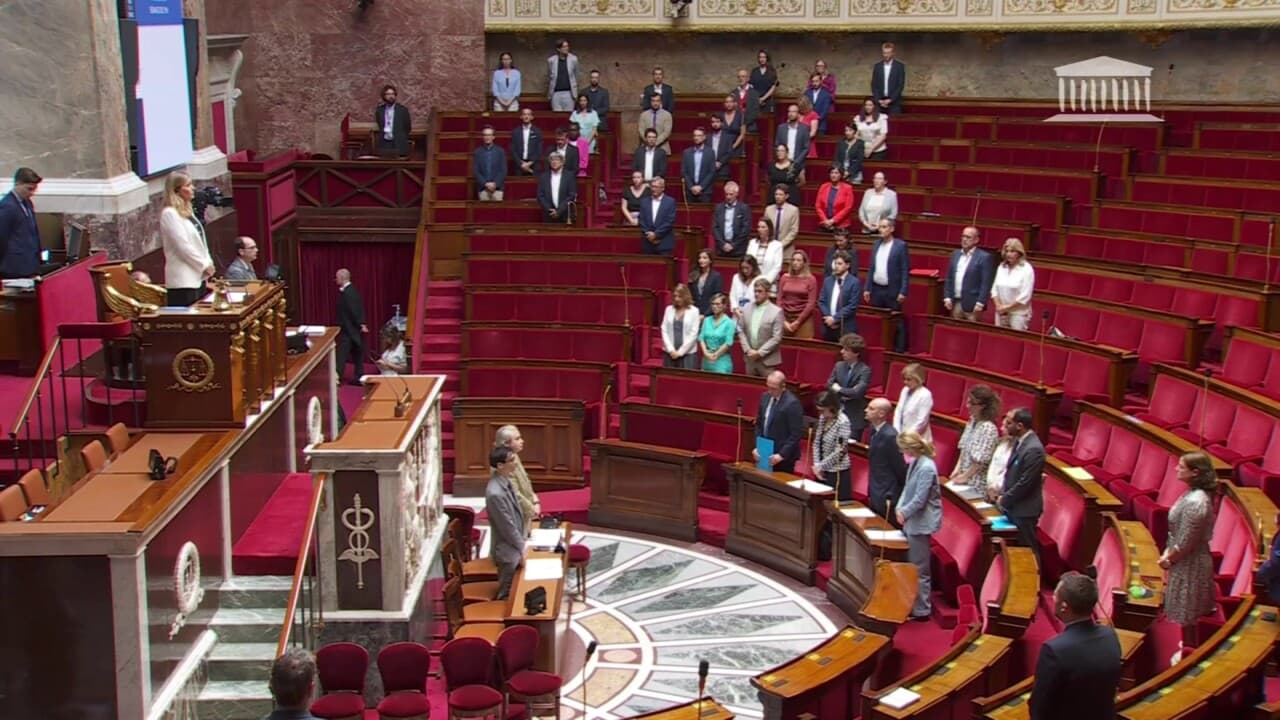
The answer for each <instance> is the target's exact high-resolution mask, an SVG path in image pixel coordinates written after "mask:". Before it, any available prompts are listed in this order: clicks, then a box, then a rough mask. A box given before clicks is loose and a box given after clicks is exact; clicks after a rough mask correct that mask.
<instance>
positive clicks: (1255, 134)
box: [1192, 121, 1280, 153]
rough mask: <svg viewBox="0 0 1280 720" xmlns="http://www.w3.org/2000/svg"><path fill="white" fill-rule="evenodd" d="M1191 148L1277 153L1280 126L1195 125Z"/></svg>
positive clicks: (1204, 123)
mask: <svg viewBox="0 0 1280 720" xmlns="http://www.w3.org/2000/svg"><path fill="white" fill-rule="evenodd" d="M1192 147H1194V148H1197V149H1199V150H1217V151H1222V150H1243V151H1246V152H1267V153H1278V152H1280V125H1278V124H1275V122H1274V121H1271V122H1268V123H1255V124H1240V123H1230V122H1201V123H1196V127H1195V138H1194V140H1193V144H1192Z"/></svg>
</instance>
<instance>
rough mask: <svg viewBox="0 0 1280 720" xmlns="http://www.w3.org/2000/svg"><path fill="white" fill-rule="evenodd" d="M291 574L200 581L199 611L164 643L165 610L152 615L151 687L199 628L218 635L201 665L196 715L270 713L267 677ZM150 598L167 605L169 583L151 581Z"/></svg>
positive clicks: (236, 718) (229, 718)
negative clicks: (174, 638)
mask: <svg viewBox="0 0 1280 720" xmlns="http://www.w3.org/2000/svg"><path fill="white" fill-rule="evenodd" d="M290 580H291V578H288V577H283V576H257V577H237V578H235V579H233V580H230V581H227V582H223V581H221V580H206V581H204V582H203V586H204V592H205V596H204V599H203V601H202V602H201V609H199V610H197V611H196V612H195V613H194V614H193V615H192V617H191V618H190V619H189V620H188V627H187V628H184V630H183V631H182V633H181V635H180V636H179V637H180V638H182V639H184V640H186V641H187V642H184V643H181V644H170V643H169V641H168V635H169V623H170V622H171V621H172V617H171V615H170V614H169V613H165V612H161V611H152V614H151V643H152V644H151V670H152V688H153V690H158V689H159V688H160V686H161V685H162V684H163V683H164V681H165V678H167V677H168V674H169V672H170V671H171V670H172V669H173V667H174V665H176V663H177V662H178V661H179V660H181V659H182V656H183V654H184V653H185V652H186V651H187V650H188V648H189V647H190V645H191V640H192V639H194V638H195V637H196V636H198V635H199V634H200V631H201V630H202V629H203V628H204V627H208V629H210V630H213V631H214V632H216V633H217V634H218V644H217V645H215V646H214V647H213V650H212V652H211V655H210V657H209V660H208V662H207V663H206V665H205V668H204V671H205V673H206V682H205V685H204V687H203V688H202V689H201V690H200V693H199V695H198V697H197V700H196V710H197V715H198V716H199V717H212V718H221V719H222V720H258V719H259V718H262V717H264V716H266V715H267V714H269V713H270V712H271V709H272V708H271V693H270V692H269V691H268V689H267V680H268V677H269V675H270V671H271V662H272V660H274V658H275V652H276V642H277V641H278V639H279V636H280V626H281V623H282V621H283V616H284V608H285V605H286V604H287V603H288V599H289V583H290ZM149 595H150V597H151V598H152V602H153V603H155V604H156V605H171V604H172V602H173V588H172V583H171V582H163V581H162V582H159V583H152V584H151V586H150V593H149Z"/></svg>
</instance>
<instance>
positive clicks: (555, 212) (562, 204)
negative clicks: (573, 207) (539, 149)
mask: <svg viewBox="0 0 1280 720" xmlns="http://www.w3.org/2000/svg"><path fill="white" fill-rule="evenodd" d="M547 165H548V168H549V169H548V170H547V172H546V173H544V174H543V175H542V177H540V178H538V205H540V206H541V207H542V221H543V222H550V223H566V222H568V221H569V203H570V202H571V201H572V200H573V199H574V195H575V194H576V192H577V179H576V178H575V177H574V174H573V173H572V172H570V171H567V170H565V168H564V156H563V155H560V154H558V153H551V154H550V155H548V156H547Z"/></svg>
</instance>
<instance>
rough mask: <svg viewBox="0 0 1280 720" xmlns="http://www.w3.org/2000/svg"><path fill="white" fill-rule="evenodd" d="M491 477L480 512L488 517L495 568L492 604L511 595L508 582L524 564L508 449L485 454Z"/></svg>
mask: <svg viewBox="0 0 1280 720" xmlns="http://www.w3.org/2000/svg"><path fill="white" fill-rule="evenodd" d="M489 469H490V470H491V471H492V474H491V475H490V477H489V484H488V485H486V486H485V488H484V509H485V513H486V514H488V516H489V532H490V533H492V534H493V540H492V542H491V543H490V545H489V557H491V558H493V564H494V565H496V566H497V567H498V590H497V593H496V594H495V595H494V599H495V600H506V599H507V596H508V595H509V594H510V593H511V580H512V578H514V577H515V575H516V569H517V568H519V567H520V562H521V561H522V560H524V528H525V517H524V512H523V511H522V510H521V509H520V500H519V499H518V498H517V497H516V490H515V487H514V486H513V485H512V478H513V477H514V474H515V472H516V453H515V451H514V450H512V449H511V448H509V447H496V448H494V449H492V450H490V451H489Z"/></svg>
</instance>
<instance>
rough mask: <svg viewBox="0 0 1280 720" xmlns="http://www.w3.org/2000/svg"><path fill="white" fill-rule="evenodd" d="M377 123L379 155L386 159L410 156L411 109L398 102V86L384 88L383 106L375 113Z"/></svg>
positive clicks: (385, 86) (374, 118)
mask: <svg viewBox="0 0 1280 720" xmlns="http://www.w3.org/2000/svg"><path fill="white" fill-rule="evenodd" d="M373 121H374V122H375V123H377V125H378V130H377V135H378V146H377V150H378V154H379V155H383V156H386V157H408V155H409V128H410V127H411V125H410V121H409V108H407V107H405V106H403V105H401V104H400V103H398V102H396V86H395V85H384V86H383V87H382V104H381V105H378V108H377V109H376V110H374V112H373Z"/></svg>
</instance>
